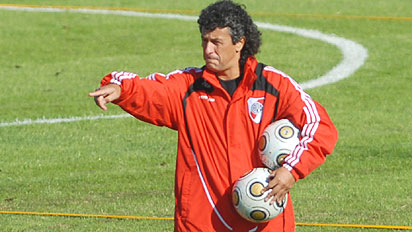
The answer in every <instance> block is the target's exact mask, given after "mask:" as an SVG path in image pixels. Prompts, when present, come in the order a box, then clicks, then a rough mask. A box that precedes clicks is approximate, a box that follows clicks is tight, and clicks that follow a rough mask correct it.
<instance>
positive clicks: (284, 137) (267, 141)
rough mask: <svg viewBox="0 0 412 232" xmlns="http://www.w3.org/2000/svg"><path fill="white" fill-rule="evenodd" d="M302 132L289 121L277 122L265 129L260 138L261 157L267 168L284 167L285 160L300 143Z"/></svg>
mask: <svg viewBox="0 0 412 232" xmlns="http://www.w3.org/2000/svg"><path fill="white" fill-rule="evenodd" d="M299 137H300V131H299V129H298V128H296V127H295V126H294V125H293V124H292V123H291V122H290V121H289V120H287V119H281V120H278V121H275V122H273V123H271V124H269V126H267V127H266V128H265V130H264V131H263V134H262V136H261V137H260V138H259V144H258V146H259V155H260V158H261V160H262V162H263V164H265V165H266V167H268V168H270V169H272V170H275V169H277V168H279V167H282V165H283V162H284V159H285V158H286V156H287V155H289V154H290V153H291V152H292V151H293V150H294V149H295V147H296V146H297V145H298V143H299Z"/></svg>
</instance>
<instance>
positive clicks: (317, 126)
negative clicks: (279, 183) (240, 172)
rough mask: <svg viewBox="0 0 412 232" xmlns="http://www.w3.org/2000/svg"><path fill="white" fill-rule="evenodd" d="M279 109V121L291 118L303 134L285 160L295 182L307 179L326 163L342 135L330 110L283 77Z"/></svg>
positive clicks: (281, 79) (280, 87)
mask: <svg viewBox="0 0 412 232" xmlns="http://www.w3.org/2000/svg"><path fill="white" fill-rule="evenodd" d="M277 86H278V88H279V106H278V114H277V118H276V120H279V119H282V118H287V119H289V120H290V121H291V122H292V123H293V124H295V126H296V127H297V128H299V130H300V132H301V138H300V142H299V144H298V146H296V148H295V149H294V150H293V151H292V153H291V154H289V155H288V157H286V159H285V163H284V165H283V167H285V168H287V169H288V170H289V171H290V172H291V173H292V175H293V176H294V177H295V180H298V179H303V178H305V177H306V176H307V175H309V173H311V172H312V171H313V170H314V169H316V168H317V167H319V166H320V165H321V164H322V163H323V162H325V159H326V155H328V154H331V153H332V151H333V149H334V147H335V145H336V142H337V139H338V132H337V130H336V127H335V126H334V125H333V123H332V121H331V119H330V118H329V116H328V114H327V112H326V110H325V109H324V108H323V107H322V106H321V105H320V104H319V103H318V102H316V101H314V100H313V99H312V98H311V97H310V96H309V95H308V94H307V93H306V92H304V91H303V89H302V88H301V87H300V86H299V85H298V84H297V83H296V82H295V81H294V80H293V79H291V78H290V77H288V76H286V75H285V76H282V75H280V78H279V82H278V83H277Z"/></svg>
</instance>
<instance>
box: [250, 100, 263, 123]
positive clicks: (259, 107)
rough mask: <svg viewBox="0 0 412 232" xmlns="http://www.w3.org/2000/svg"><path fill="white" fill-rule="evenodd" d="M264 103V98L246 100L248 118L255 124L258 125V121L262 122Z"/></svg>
mask: <svg viewBox="0 0 412 232" xmlns="http://www.w3.org/2000/svg"><path fill="white" fill-rule="evenodd" d="M264 102H265V98H264V97H257V98H256V97H251V98H249V99H248V100H247V105H248V108H249V116H250V118H251V119H252V121H253V122H255V123H260V121H261V120H262V115H263V103H264Z"/></svg>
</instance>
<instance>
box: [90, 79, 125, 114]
mask: <svg viewBox="0 0 412 232" xmlns="http://www.w3.org/2000/svg"><path fill="white" fill-rule="evenodd" d="M120 93H121V88H120V86H119V85H116V84H108V85H105V86H102V87H101V88H98V89H96V90H95V91H94V92H91V93H89V97H94V101H95V102H96V105H97V106H98V107H100V108H101V109H102V110H105V111H106V110H107V106H106V104H107V103H109V102H112V101H114V100H116V99H118V98H119V97H120Z"/></svg>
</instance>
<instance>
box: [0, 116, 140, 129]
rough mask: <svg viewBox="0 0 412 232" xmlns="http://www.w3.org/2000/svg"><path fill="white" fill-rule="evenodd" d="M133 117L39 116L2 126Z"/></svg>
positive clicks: (4, 123)
mask: <svg viewBox="0 0 412 232" xmlns="http://www.w3.org/2000/svg"><path fill="white" fill-rule="evenodd" d="M126 117H132V116H131V115H130V114H117V115H97V116H83V117H70V118H39V119H34V120H33V119H23V120H19V119H16V120H15V121H12V122H0V127H7V126H24V125H31V124H55V123H63V122H78V121H85V120H98V119H112V118H126Z"/></svg>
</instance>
